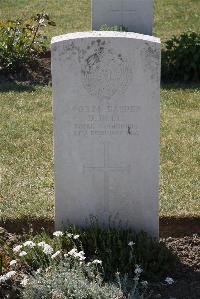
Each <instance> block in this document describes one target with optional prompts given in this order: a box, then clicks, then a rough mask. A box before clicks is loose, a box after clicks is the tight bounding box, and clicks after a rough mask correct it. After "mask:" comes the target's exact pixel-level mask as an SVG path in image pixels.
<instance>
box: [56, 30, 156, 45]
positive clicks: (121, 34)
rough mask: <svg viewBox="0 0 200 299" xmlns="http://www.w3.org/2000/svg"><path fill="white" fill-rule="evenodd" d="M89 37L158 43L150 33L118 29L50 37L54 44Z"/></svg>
mask: <svg viewBox="0 0 200 299" xmlns="http://www.w3.org/2000/svg"><path fill="white" fill-rule="evenodd" d="M90 37H94V38H95V37H97V38H98V37H111V38H112V37H120V38H130V39H131V38H132V39H138V40H144V41H149V42H153V43H157V44H160V43H161V41H160V38H158V37H155V36H150V35H144V34H140V33H135V32H119V31H88V32H87V31H86V32H74V33H68V34H63V35H59V36H54V37H52V39H51V44H56V43H59V42H63V41H66V40H73V39H83V38H90Z"/></svg>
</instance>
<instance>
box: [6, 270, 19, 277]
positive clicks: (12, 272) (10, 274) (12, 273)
mask: <svg viewBox="0 0 200 299" xmlns="http://www.w3.org/2000/svg"><path fill="white" fill-rule="evenodd" d="M15 274H16V271H9V272H8V273H6V274H5V276H6V277H7V279H10V278H12V277H13V276H15Z"/></svg>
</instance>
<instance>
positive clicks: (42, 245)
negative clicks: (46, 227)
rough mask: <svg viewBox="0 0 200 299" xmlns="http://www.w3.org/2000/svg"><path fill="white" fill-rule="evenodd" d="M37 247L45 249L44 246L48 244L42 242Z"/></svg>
mask: <svg viewBox="0 0 200 299" xmlns="http://www.w3.org/2000/svg"><path fill="white" fill-rule="evenodd" d="M37 245H38V246H39V247H44V246H45V245H46V243H45V242H44V241H42V242H39V243H38V244H37Z"/></svg>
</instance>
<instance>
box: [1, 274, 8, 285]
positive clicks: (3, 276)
mask: <svg viewBox="0 0 200 299" xmlns="http://www.w3.org/2000/svg"><path fill="white" fill-rule="evenodd" d="M6 280H8V278H7V276H6V275H1V276H0V284H1V283H2V282H6Z"/></svg>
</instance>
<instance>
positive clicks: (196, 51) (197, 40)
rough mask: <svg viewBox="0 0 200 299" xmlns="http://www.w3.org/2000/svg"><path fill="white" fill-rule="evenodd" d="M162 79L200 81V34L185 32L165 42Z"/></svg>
mask: <svg viewBox="0 0 200 299" xmlns="http://www.w3.org/2000/svg"><path fill="white" fill-rule="evenodd" d="M162 79H163V80H165V81H176V80H178V81H185V82H189V81H200V33H196V32H190V31H189V32H184V33H182V34H181V35H180V36H173V37H172V38H171V39H169V40H168V41H166V42H165V47H164V49H163V52H162Z"/></svg>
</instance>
